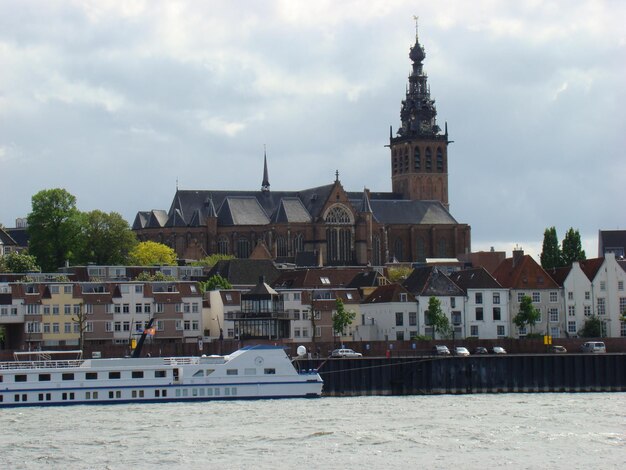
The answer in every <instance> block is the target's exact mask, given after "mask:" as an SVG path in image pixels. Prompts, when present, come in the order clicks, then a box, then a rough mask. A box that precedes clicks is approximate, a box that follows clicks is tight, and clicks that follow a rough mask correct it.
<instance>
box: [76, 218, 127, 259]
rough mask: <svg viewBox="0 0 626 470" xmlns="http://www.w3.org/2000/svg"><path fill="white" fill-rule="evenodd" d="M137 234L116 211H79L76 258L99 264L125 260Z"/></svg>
mask: <svg viewBox="0 0 626 470" xmlns="http://www.w3.org/2000/svg"><path fill="white" fill-rule="evenodd" d="M135 245H137V237H136V236H135V233H134V232H133V231H132V230H131V229H130V226H129V225H128V222H126V221H125V220H124V219H123V218H122V216H121V215H120V214H118V213H117V212H111V213H109V214H107V213H106V212H102V211H99V210H94V211H91V212H85V213H83V214H81V243H80V253H79V256H78V260H79V262H81V263H83V264H87V263H95V264H99V265H113V264H126V263H127V261H128V255H129V253H130V251H131V250H132V249H133V248H134V247H135Z"/></svg>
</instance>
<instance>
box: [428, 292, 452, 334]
mask: <svg viewBox="0 0 626 470" xmlns="http://www.w3.org/2000/svg"><path fill="white" fill-rule="evenodd" d="M426 324H427V325H430V326H432V327H433V339H435V333H439V334H440V335H441V336H444V337H447V336H450V333H451V328H450V321H449V320H448V317H447V316H446V314H445V313H444V312H443V310H442V308H441V301H440V300H439V299H438V298H437V297H435V296H432V297H430V298H429V299H428V310H426Z"/></svg>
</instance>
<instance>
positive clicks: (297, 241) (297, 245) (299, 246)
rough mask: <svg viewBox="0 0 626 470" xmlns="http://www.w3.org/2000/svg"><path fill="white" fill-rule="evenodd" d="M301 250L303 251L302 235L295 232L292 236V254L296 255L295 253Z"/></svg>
mask: <svg viewBox="0 0 626 470" xmlns="http://www.w3.org/2000/svg"><path fill="white" fill-rule="evenodd" d="M301 251H304V237H303V236H302V234H301V233H298V234H296V236H295V237H293V254H294V256H295V255H296V253H299V252H301Z"/></svg>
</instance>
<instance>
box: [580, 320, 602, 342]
mask: <svg viewBox="0 0 626 470" xmlns="http://www.w3.org/2000/svg"><path fill="white" fill-rule="evenodd" d="M578 336H580V337H581V338H599V337H600V336H602V321H601V320H600V319H599V318H598V317H597V316H595V315H592V316H590V317H589V318H587V319H586V320H585V324H584V325H583V327H582V329H581V330H580V331H579V332H578Z"/></svg>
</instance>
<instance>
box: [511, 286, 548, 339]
mask: <svg viewBox="0 0 626 470" xmlns="http://www.w3.org/2000/svg"><path fill="white" fill-rule="evenodd" d="M539 318H541V312H540V311H539V310H538V309H537V308H536V307H535V306H534V305H533V299H531V298H530V297H529V296H527V295H525V296H524V297H522V301H521V302H520V305H519V312H518V313H517V315H515V316H514V317H513V323H515V325H516V326H517V327H518V328H520V329H521V328H524V327H525V326H526V325H528V326H530V332H531V333H532V331H533V328H534V327H535V324H536V323H537V322H538V321H539Z"/></svg>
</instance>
